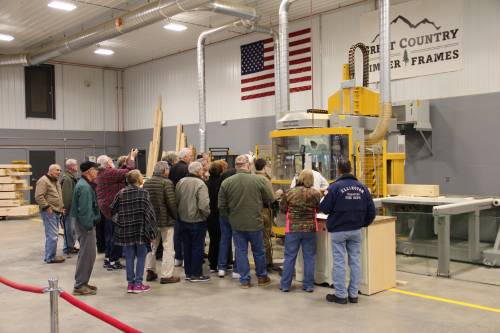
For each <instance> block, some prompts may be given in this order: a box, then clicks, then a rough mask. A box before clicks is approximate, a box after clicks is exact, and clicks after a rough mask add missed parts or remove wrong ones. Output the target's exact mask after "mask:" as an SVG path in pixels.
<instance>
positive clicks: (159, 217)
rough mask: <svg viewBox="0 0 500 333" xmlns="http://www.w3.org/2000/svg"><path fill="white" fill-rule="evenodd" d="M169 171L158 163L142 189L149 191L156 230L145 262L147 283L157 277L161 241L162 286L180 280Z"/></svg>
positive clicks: (175, 209) (173, 188) (173, 201)
mask: <svg viewBox="0 0 500 333" xmlns="http://www.w3.org/2000/svg"><path fill="white" fill-rule="evenodd" d="M169 171H170V167H169V165H168V163H167V162H165V161H160V162H157V163H156V165H155V167H154V171H153V177H151V178H150V179H148V180H147V181H146V182H145V183H144V186H143V188H144V189H145V190H146V191H148V192H149V198H150V201H151V204H152V205H153V208H154V211H155V214H156V221H157V223H158V231H159V233H158V234H157V236H156V238H155V239H153V240H152V241H151V252H150V253H148V257H147V259H146V281H154V280H156V279H157V278H158V274H157V273H156V251H157V249H158V246H159V245H160V240H161V241H162V246H163V257H162V263H161V273H160V283H161V284H166V283H175V282H179V281H180V278H179V277H177V276H174V225H175V220H176V219H177V205H176V202H175V187H174V183H172V181H171V180H170V179H168V174H169Z"/></svg>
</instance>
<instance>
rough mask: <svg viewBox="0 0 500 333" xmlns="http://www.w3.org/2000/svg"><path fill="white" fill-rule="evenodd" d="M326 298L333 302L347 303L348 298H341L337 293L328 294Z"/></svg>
mask: <svg viewBox="0 0 500 333" xmlns="http://www.w3.org/2000/svg"><path fill="white" fill-rule="evenodd" d="M326 300H327V301H328V302H332V303H338V304H347V298H340V297H337V296H335V294H328V295H326Z"/></svg>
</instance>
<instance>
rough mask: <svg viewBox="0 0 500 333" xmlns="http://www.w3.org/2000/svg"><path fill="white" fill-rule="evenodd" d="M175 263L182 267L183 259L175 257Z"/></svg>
mask: <svg viewBox="0 0 500 333" xmlns="http://www.w3.org/2000/svg"><path fill="white" fill-rule="evenodd" d="M174 265H175V267H181V266H182V260H179V259H175V261H174Z"/></svg>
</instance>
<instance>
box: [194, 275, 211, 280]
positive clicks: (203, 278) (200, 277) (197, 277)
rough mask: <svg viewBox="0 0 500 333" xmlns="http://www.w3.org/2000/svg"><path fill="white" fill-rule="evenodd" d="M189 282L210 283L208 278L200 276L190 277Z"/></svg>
mask: <svg viewBox="0 0 500 333" xmlns="http://www.w3.org/2000/svg"><path fill="white" fill-rule="evenodd" d="M189 281H191V282H208V281H210V276H206V275H202V276H191V279H190V280H189Z"/></svg>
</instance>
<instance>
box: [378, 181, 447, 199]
mask: <svg viewBox="0 0 500 333" xmlns="http://www.w3.org/2000/svg"><path fill="white" fill-rule="evenodd" d="M387 194H388V195H389V196H392V195H404V196H409V197H439V185H417V184H387Z"/></svg>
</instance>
